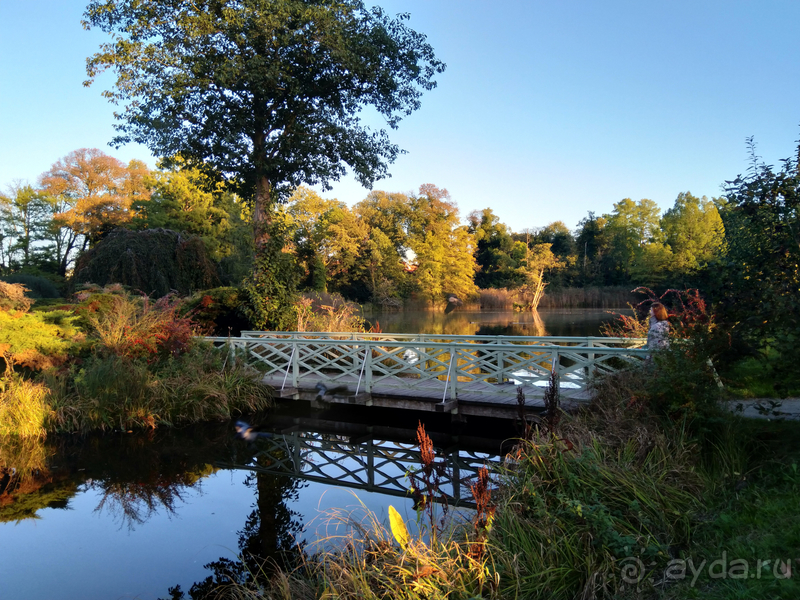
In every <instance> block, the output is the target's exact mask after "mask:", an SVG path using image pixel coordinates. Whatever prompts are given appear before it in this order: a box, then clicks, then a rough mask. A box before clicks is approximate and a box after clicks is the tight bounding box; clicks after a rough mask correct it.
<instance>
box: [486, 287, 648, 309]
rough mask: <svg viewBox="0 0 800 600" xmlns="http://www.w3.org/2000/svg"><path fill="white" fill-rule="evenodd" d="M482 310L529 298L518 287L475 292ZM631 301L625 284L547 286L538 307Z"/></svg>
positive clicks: (509, 305) (608, 305) (616, 304)
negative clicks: (581, 286)
mask: <svg viewBox="0 0 800 600" xmlns="http://www.w3.org/2000/svg"><path fill="white" fill-rule="evenodd" d="M479 299H480V300H479V301H480V307H481V309H483V310H508V309H511V308H514V307H515V306H526V305H528V304H529V303H530V300H531V299H530V297H528V296H527V295H526V293H525V292H524V291H523V290H521V289H516V290H508V289H505V288H502V289H484V290H480V294H479ZM633 301H635V298H634V295H633V293H632V292H631V290H630V289H629V288H628V287H624V286H620V287H587V288H560V289H552V288H551V287H548V288H547V291H546V292H545V294H544V296H542V298H541V299H540V300H539V304H538V308H619V307H624V306H627V305H628V304H629V303H630V302H633Z"/></svg>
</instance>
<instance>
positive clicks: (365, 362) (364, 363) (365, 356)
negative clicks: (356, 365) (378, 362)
mask: <svg viewBox="0 0 800 600" xmlns="http://www.w3.org/2000/svg"><path fill="white" fill-rule="evenodd" d="M368 352H369V348H364V360H363V361H362V362H361V373H359V374H358V385H357V386H356V396H358V390H359V388H361V378H362V377H364V367H365V366H366V365H367V353H368Z"/></svg>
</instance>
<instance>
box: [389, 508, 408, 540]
mask: <svg viewBox="0 0 800 600" xmlns="http://www.w3.org/2000/svg"><path fill="white" fill-rule="evenodd" d="M389 526H390V527H391V528H392V535H393V536H394V539H396V540H397V543H398V544H400V547H401V548H402V549H403V550H405V549H406V547H407V546H408V542H409V541H410V539H411V536H410V535H409V534H408V528H407V527H406V524H405V523H404V522H403V517H401V516H400V513H399V512H397V509H395V507H394V506H392V505H389Z"/></svg>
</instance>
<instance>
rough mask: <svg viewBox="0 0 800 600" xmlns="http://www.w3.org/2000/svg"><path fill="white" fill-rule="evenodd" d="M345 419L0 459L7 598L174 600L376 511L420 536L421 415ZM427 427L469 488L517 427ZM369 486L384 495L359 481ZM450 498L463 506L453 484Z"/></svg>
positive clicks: (506, 315)
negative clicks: (255, 434) (413, 481)
mask: <svg viewBox="0 0 800 600" xmlns="http://www.w3.org/2000/svg"><path fill="white" fill-rule="evenodd" d="M375 318H377V320H378V321H379V322H380V326H381V328H382V329H383V330H384V331H387V332H396V333H417V332H425V333H441V334H448V335H458V334H461V335H476V334H477V335H546V334H549V335H559V336H561V335H574V336H586V335H597V334H598V333H599V331H600V326H601V324H602V323H603V322H604V321H607V320H609V319H610V318H611V315H609V314H608V313H607V312H605V311H603V310H552V311H541V312H540V313H539V314H538V315H534V314H531V313H515V312H512V311H484V312H481V311H460V310H457V311H454V312H452V313H451V314H449V315H445V314H443V313H433V312H412V311H408V312H400V313H385V314H378V315H373V316H371V319H375ZM336 410H337V411H338V412H335V413H333V414H331V413H330V412H329V413H325V414H322V413H320V414H313V413H311V412H310V411H309V409H308V407H307V405H285V406H282V407H280V408H279V409H277V410H275V411H273V412H272V413H271V414H269V415H260V416H256V417H255V421H254V422H255V423H258V424H259V425H262V426H263V427H264V428H265V429H266V430H268V431H271V432H273V433H274V434H275V435H274V436H273V437H272V438H269V439H261V440H259V441H258V442H257V443H256V444H247V443H245V442H242V441H240V440H237V439H235V437H234V430H233V424H232V423H223V424H205V425H200V426H195V427H190V428H184V429H177V430H157V431H155V432H150V433H138V434H124V433H114V434H107V435H95V436H89V437H83V438H82V437H78V436H65V437H59V436H51V437H49V438H48V439H47V440H46V441H45V442H36V443H30V444H27V445H22V446H20V445H16V446H15V445H5V446H0V542H1V543H0V600H6V599H14V600H27V599H31V600H38V599H43V600H44V599H47V600H60V599H72V598H82V599H85V600H92V599H98V600H99V599H103V600H108V599H114V598H123V599H128V598H130V599H133V598H137V599H140V600H155V599H156V598H167V597H169V593H168V589H169V588H170V587H172V586H175V585H180V586H181V588H182V589H183V590H184V591H188V590H189V588H190V587H191V586H192V585H193V584H194V583H195V582H200V581H203V580H204V579H205V578H207V577H208V576H209V575H212V574H213V573H214V567H216V568H217V569H219V568H221V567H222V566H224V563H222V562H220V561H221V560H223V559H228V560H230V561H234V564H239V563H238V558H237V557H239V556H241V555H243V554H247V555H252V556H254V557H257V559H258V560H260V559H265V558H271V559H275V560H286V561H290V562H291V560H292V557H293V556H296V555H297V554H298V552H299V550H298V547H302V548H304V550H305V551H313V550H314V549H315V548H316V547H318V546H315V544H318V543H320V540H322V543H323V544H328V543H334V542H335V539H336V537H337V536H341V535H344V534H345V533H346V532H347V527H345V526H343V525H341V524H337V522H336V521H335V520H331V514H333V513H336V512H338V513H342V511H344V512H345V513H348V514H350V511H351V510H352V515H353V516H354V517H356V518H360V517H363V515H364V514H365V512H366V511H372V512H374V513H375V515H376V516H377V518H378V519H379V520H383V519H384V517H385V515H386V511H387V509H388V506H389V505H390V504H391V505H393V506H394V507H395V508H397V509H398V510H399V511H400V513H401V514H403V515H404V516H405V517H406V521H407V522H409V523H413V522H414V521H415V511H414V509H413V500H412V499H411V498H410V497H408V496H407V495H405V493H404V492H405V490H406V489H407V487H408V485H409V482H408V480H407V479H406V478H405V472H406V471H407V470H408V467H409V466H414V465H413V463H414V460H415V457H414V455H413V452H414V449H415V447H416V444H415V443H414V429H415V427H416V424H417V418H418V417H419V415H415V414H411V413H408V412H406V413H397V412H390V411H387V410H385V409H377V408H373V409H370V410H369V411H366V412H365V411H362V412H360V413H356V412H349V409H346V408H342V407H339V408H337V409H336ZM422 418H423V420H424V422H425V425H426V428H427V429H428V432H429V433H430V434H431V437H432V438H433V440H434V444H435V445H436V447H437V449H438V452H439V453H440V455H441V453H442V449H443V448H449V449H450V450H451V451H452V452H453V456H455V457H457V460H458V461H459V462H458V464H459V470H460V472H461V474H462V476H464V477H468V475H469V466H470V465H473V466H474V465H477V464H481V463H482V462H484V461H492V460H497V459H498V457H499V456H501V455H502V453H503V452H502V447H501V446H502V443H503V441H507V440H510V439H511V438H513V437H514V436H515V435H516V432H515V431H514V430H513V424H511V423H510V422H492V420H491V419H489V420H481V422H480V426H479V427H478V426H477V425H471V424H469V423H466V424H458V423H456V424H453V423H451V422H450V420H449V417H448V416H446V415H437V414H433V413H426V414H425V415H424V417H422ZM383 423H391V424H392V427H384V426H382V424H383ZM368 428H369V429H368ZM370 432H371V433H370ZM282 433H283V435H282ZM368 453H369V454H371V455H372V459H370V460H373V461H376V462H375V466H377V467H379V468H378V470H377V471H373V472H372V473H371V474H370V473H368V472H367V471H366V470H365V469H364V468H363V467H364V465H365V464H366V463H367V462H368V461H367V460H366V459H365V458H364V456H365V455H366V454H368ZM359 454H360V456H359ZM326 457H327V458H326ZM381 457H383V458H381ZM387 457H388V459H387ZM291 459H297V460H295V461H294V462H293V461H292V460H291ZM404 460H405V461H404ZM298 464H299V465H301V466H300V470H301V471H302V473H301V475H302V478H297V477H295V475H297V473H296V472H295V471H297V469H295V466H296V465H298ZM245 467H246V468H245ZM293 469H294V471H293ZM334 479H338V481H336V482H334V481H333V480H334ZM370 480H373V481H375V482H376V483H378V484H383V487H381V488H380V489H365V488H366V487H367V486H365V485H362V484H360V483H359V482H362V483H363V482H365V481H366V482H369V481H370ZM334 483H338V484H339V485H334ZM443 489H444V490H445V491H446V492H447V493H450V494H454V488H453V486H451V485H445V486H444V488H443ZM461 491H462V492H464V491H465V490H463V489H462V490H461ZM464 496H465V497H466V494H464ZM455 518H459V517H458V516H456V517H455ZM206 565H211V567H212V568H211V569H208V568H206ZM255 566H256V565H255V564H250V567H251V568H253V567H255Z"/></svg>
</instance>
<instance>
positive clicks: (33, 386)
mask: <svg viewBox="0 0 800 600" xmlns="http://www.w3.org/2000/svg"><path fill="white" fill-rule="evenodd" d="M50 412H51V411H50V405H49V404H48V403H47V388H46V387H45V386H43V385H42V384H38V383H33V382H31V381H27V380H25V379H22V378H21V377H19V376H17V375H14V374H12V373H11V372H10V371H9V372H7V373H6V375H5V376H4V377H3V378H2V379H0V437H4V436H19V437H23V438H43V437H45V434H46V424H47V421H48V418H49V416H50Z"/></svg>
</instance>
